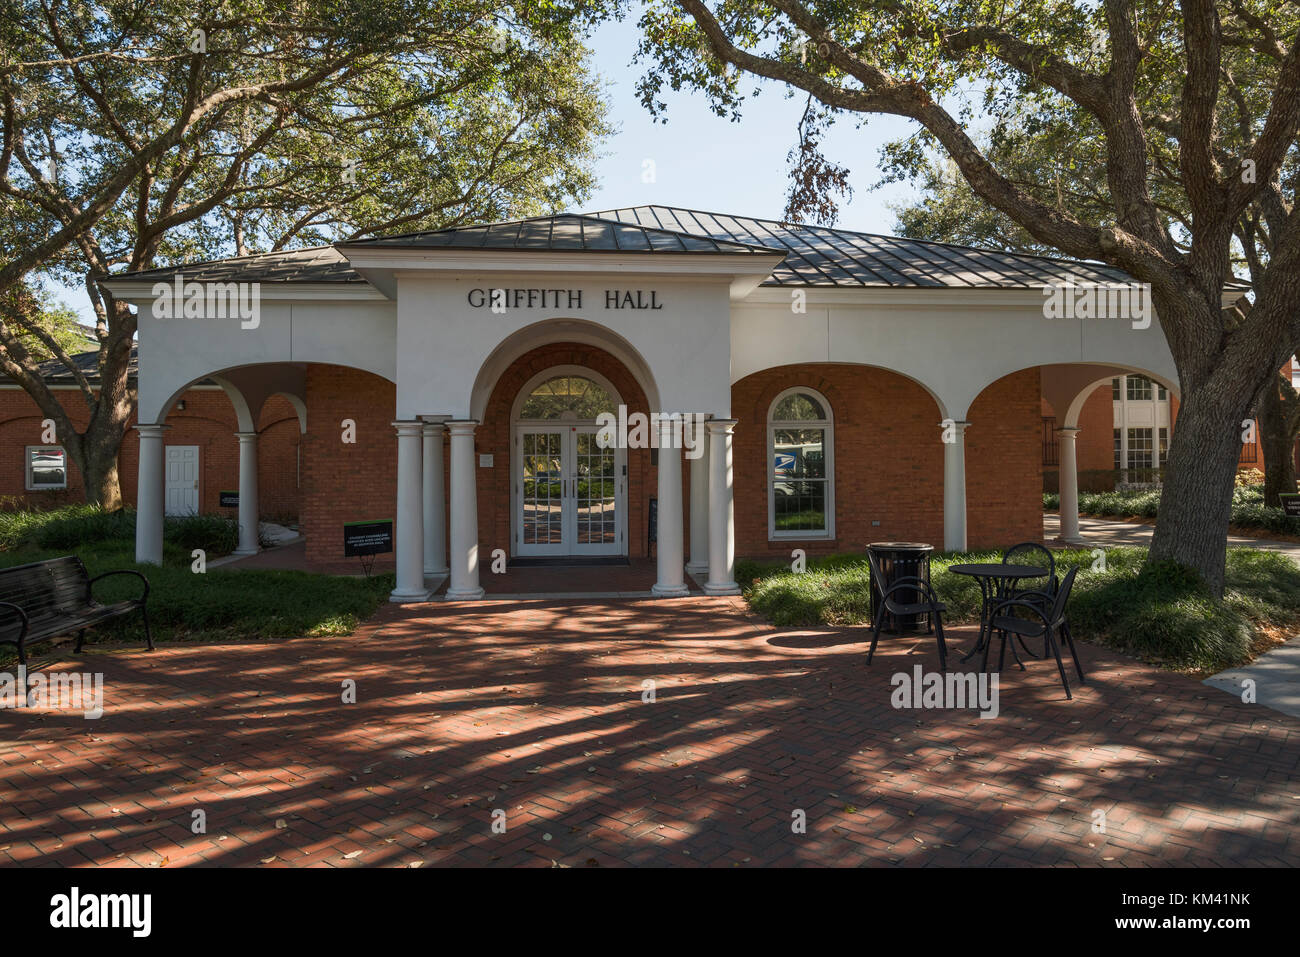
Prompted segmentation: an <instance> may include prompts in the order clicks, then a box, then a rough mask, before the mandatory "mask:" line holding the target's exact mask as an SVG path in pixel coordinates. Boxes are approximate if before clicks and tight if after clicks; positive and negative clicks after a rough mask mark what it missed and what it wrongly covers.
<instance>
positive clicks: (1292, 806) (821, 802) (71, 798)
mask: <svg viewBox="0 0 1300 957" xmlns="http://www.w3.org/2000/svg"><path fill="white" fill-rule="evenodd" d="M742 609H743V606H742V605H741V604H740V603H739V602H738V601H736V600H734V599H719V598H691V599H684V600H681V601H676V602H652V601H643V602H617V603H593V602H586V603H583V602H572V601H570V602H554V601H538V602H529V603H517V602H498V603H491V602H485V603H480V604H477V605H473V606H469V605H457V606H445V605H425V606H420V607H419V608H417V609H402V608H399V607H396V606H387V607H385V608H384V609H383V611H382V612H381V613H380V616H379V617H378V618H377V619H376V620H375V621H373V622H371V623H370V624H368V625H367V626H366V627H365V628H364V629H363V630H362V632H361V633H360V634H359V635H358V636H357V637H356V638H355V639H353V640H349V641H341V640H301V641H292V642H284V643H278V644H270V645H268V644H231V645H224V646H185V645H171V646H161V647H160V648H159V650H158V651H157V652H155V653H154V654H148V653H146V652H143V651H139V650H136V649H126V650H121V651H113V652H105V651H104V650H102V649H101V650H99V651H93V650H92V651H90V652H88V653H87V654H85V655H84V656H83V659H84V661H85V663H86V664H87V665H88V666H89V667H91V668H94V669H101V670H102V671H103V672H104V673H105V676H106V677H105V682H106V697H107V701H106V707H107V713H106V714H105V716H104V717H103V718H102V719H100V720H98V721H87V720H84V719H83V718H82V717H81V716H80V715H79V714H78V715H76V716H70V715H68V714H66V713H54V712H39V711H0V794H3V795H4V799H3V805H2V809H0V862H18V863H24V864H35V863H56V864H66V865H85V864H87V863H107V864H125V865H130V864H135V865H140V866H144V867H158V866H173V867H174V866H177V865H182V864H203V863H209V864H226V865H235V864H239V865H254V866H260V865H262V864H265V865H266V866H283V865H316V864H323V865H328V866H338V867H343V866H365V865H390V866H404V865H411V864H414V863H415V862H423V863H424V864H425V865H438V864H500V865H518V864H531V865H536V866H546V867H549V866H552V862H556V863H558V864H560V865H567V866H575V867H581V866H593V865H598V866H612V865H618V864H623V863H632V864H673V865H683V864H695V865H706V864H707V865H718V866H733V865H739V866H753V865H760V864H769V865H770V864H779V865H788V864H836V865H844V864H849V865H856V864H889V863H901V864H906V865H940V864H972V865H982V864H992V865H1004V864H1040V865H1046V864H1079V865H1093V864H1098V865H1104V866H1126V867H1134V866H1146V865H1153V864H1180V865H1195V866H1216V865H1230V864H1243V865H1280V864H1288V865H1291V866H1295V865H1297V864H1300V828H1298V827H1297V825H1298V824H1300V767H1298V761H1300V721H1297V720H1296V719H1294V718H1288V717H1285V716H1282V715H1279V714H1277V713H1276V712H1272V711H1269V710H1267V709H1265V708H1263V707H1262V706H1259V705H1243V704H1241V703H1239V702H1237V701H1236V700H1234V699H1232V698H1230V697H1229V696H1227V695H1224V694H1222V693H1221V692H1218V691H1213V690H1211V689H1208V688H1205V687H1202V686H1201V685H1199V684H1197V683H1196V682H1194V681H1192V680H1190V679H1185V678H1181V677H1178V676H1174V675H1166V674H1161V673H1159V672H1156V671H1153V670H1151V669H1148V668H1146V667H1144V666H1141V665H1138V664H1135V663H1133V662H1130V661H1127V660H1125V659H1121V658H1119V657H1117V656H1113V655H1110V654H1108V653H1103V652H1100V651H1097V650H1095V649H1091V648H1086V647H1085V648H1084V653H1085V666H1086V667H1087V666H1090V667H1091V670H1092V673H1091V676H1090V677H1091V684H1090V685H1089V686H1088V687H1087V688H1086V689H1082V690H1081V691H1080V692H1079V693H1078V694H1077V695H1076V697H1075V700H1074V701H1073V702H1067V701H1065V699H1064V696H1063V694H1062V693H1061V690H1060V685H1059V683H1058V682H1057V680H1056V679H1055V676H1054V671H1055V669H1054V668H1053V667H1051V666H1049V665H1048V664H1047V663H1045V662H1041V661H1031V662H1030V663H1029V671H1028V672H1021V671H1019V670H1018V669H1010V668H1009V669H1008V671H1007V673H1006V680H1005V681H1004V682H1003V684H1002V689H1001V690H1002V694H1001V715H1000V717H998V718H996V719H994V720H981V719H979V718H978V717H977V716H976V715H975V714H974V713H973V712H956V711H941V710H940V711H936V710H928V711H912V710H895V709H894V708H893V707H891V705H890V703H889V697H890V691H891V687H890V680H889V679H890V675H891V674H893V673H895V672H899V671H907V672H910V671H911V669H912V666H913V665H915V664H922V665H923V666H924V667H925V668H926V669H927V670H932V669H934V668H935V667H936V665H937V662H936V661H935V659H934V655H933V650H932V646H930V645H929V644H928V643H924V642H920V641H917V640H911V639H909V640H900V639H892V640H889V639H887V640H886V641H885V643H883V644H882V649H883V654H882V655H881V656H880V657H878V658H877V661H876V664H875V666H874V667H873V668H871V669H870V670H868V669H867V668H866V667H864V663H863V661H864V657H863V651H864V649H865V646H864V645H863V644H862V643H861V639H862V632H860V631H857V630H851V631H846V632H790V631H784V632H783V631H778V630H773V629H770V628H766V627H763V626H761V625H760V624H758V623H757V622H755V621H753V620H752V619H750V618H749V617H747V616H746V614H745V613H744V612H743V610H742ZM969 640H970V634H969V632H968V631H967V632H965V633H964V634H963V635H962V643H963V644H966V643H968V642H969ZM76 664H77V661H76V660H75V659H72V658H68V659H67V660H65V661H64V662H63V663H62V664H61V665H59V666H57V667H58V668H59V669H70V668H73V667H75V666H76ZM345 679H353V680H355V681H356V683H357V694H358V702H357V703H356V704H350V705H344V704H341V703H340V690H341V687H342V683H343V682H344V680H345ZM646 680H651V681H654V682H655V683H656V688H655V690H656V697H657V700H656V701H655V702H654V703H649V704H647V703H642V700H641V697H642V693H643V686H642V683H643V682H644V681H646ZM195 810H202V811H204V812H205V814H206V818H207V833H206V834H205V835H194V834H192V833H191V821H192V819H193V818H192V812H193V811H195ZM496 810H502V811H504V812H505V822H506V832H505V833H504V834H493V833H492V831H491V824H492V814H493V811H496ZM797 811H803V812H804V813H805V814H806V818H807V832H806V833H803V834H798V833H793V831H792V826H791V825H792V821H793V820H794V816H795V812H797ZM1096 811H1102V812H1104V813H1105V827H1106V830H1105V833H1094V832H1093V830H1092V825H1093V822H1094V812H1096Z"/></svg>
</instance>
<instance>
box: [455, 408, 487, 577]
mask: <svg viewBox="0 0 1300 957" xmlns="http://www.w3.org/2000/svg"><path fill="white" fill-rule="evenodd" d="M477 426H478V422H477V421H474V420H462V421H453V422H448V423H447V428H448V429H450V430H451V563H450V564H451V583H450V584H449V586H448V587H447V597H448V598H450V599H452V600H453V601H466V600H468V601H473V600H474V599H476V598H482V597H483V589H482V588H480V587H479V583H478V491H477V487H476V486H477V477H476V475H475V467H476V465H477V463H476V462H475V461H474V429H475V428H476V427H477Z"/></svg>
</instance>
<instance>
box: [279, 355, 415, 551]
mask: <svg viewBox="0 0 1300 957" xmlns="http://www.w3.org/2000/svg"><path fill="white" fill-rule="evenodd" d="M396 409H397V387H396V386H395V385H393V383H391V382H389V381H388V380H387V379H381V378H380V377H379V376H376V375H372V374H370V373H368V372H362V371H360V370H357V369H347V368H343V367H341V366H327V365H309V366H308V367H307V434H306V435H304V436H302V496H301V498H302V512H301V519H300V523H301V524H300V527H301V530H302V532H303V534H304V535H306V536H307V559H308V560H309V561H339V560H341V559H342V558H343V523H344V522H361V521H370V520H382V519H393V520H394V521H395V520H396V518H397V432H396V430H395V429H394V428H393V426H392V422H393V420H394V419H395V418H396ZM344 419H352V420H353V421H354V422H355V423H356V442H355V443H351V444H345V443H344V442H343V427H342V424H341V423H342V422H343V420H344ZM401 534H402V529H401V528H400V527H397V526H396V525H395V526H394V529H393V535H394V538H395V539H396V538H397V537H400V536H401Z"/></svg>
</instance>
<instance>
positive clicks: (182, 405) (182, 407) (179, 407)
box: [176, 399, 185, 412]
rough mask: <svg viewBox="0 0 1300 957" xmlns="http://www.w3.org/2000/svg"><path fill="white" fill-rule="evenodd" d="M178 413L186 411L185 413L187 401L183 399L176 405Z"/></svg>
mask: <svg viewBox="0 0 1300 957" xmlns="http://www.w3.org/2000/svg"><path fill="white" fill-rule="evenodd" d="M176 411H177V412H184V411H185V400H184V399H181V400H180V401H179V402H177V403H176Z"/></svg>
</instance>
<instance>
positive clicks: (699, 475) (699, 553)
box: [686, 420, 713, 575]
mask: <svg viewBox="0 0 1300 957" xmlns="http://www.w3.org/2000/svg"><path fill="white" fill-rule="evenodd" d="M697 421H698V420H697ZM700 431H701V433H702V434H701V435H697V436H696V437H695V441H696V442H698V443H699V446H698V448H697V451H698V453H699V455H698V457H697V458H693V459H691V460H690V462H691V466H690V468H691V560H690V561H689V562H687V563H686V570H687V571H688V572H690V573H691V574H692V575H703V574H705V573H706V572H707V571H708V570H709V560H710V552H709V525H710V524H711V522H712V519H710V518H709V473H710V469H709V446H710V445H712V444H713V442H712V440H711V439H710V438H709V434H708V426H707V423H701V424H700Z"/></svg>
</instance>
